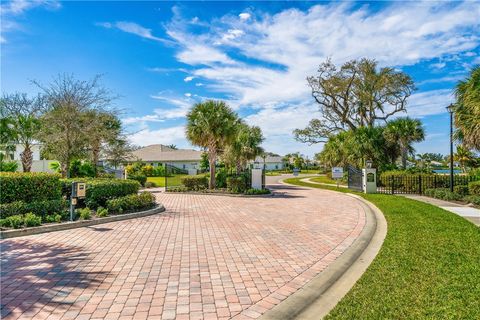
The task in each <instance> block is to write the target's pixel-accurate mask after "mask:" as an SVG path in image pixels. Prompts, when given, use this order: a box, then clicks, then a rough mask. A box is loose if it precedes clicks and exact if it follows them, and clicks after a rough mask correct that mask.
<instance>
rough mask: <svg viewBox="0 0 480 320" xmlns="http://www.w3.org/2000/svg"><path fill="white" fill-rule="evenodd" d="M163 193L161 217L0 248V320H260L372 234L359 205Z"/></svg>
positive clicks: (291, 193)
mask: <svg viewBox="0 0 480 320" xmlns="http://www.w3.org/2000/svg"><path fill="white" fill-rule="evenodd" d="M272 187H273V188H274V190H275V191H276V196H274V197H265V198H239V197H225V196H213V195H185V194H164V193H159V194H157V199H158V201H159V202H161V203H163V204H164V205H165V207H166V208H167V211H166V212H164V213H162V214H160V215H155V216H150V217H146V218H139V219H132V220H126V221H121V222H114V223H109V224H103V225H98V226H95V227H88V228H79V229H73V230H68V231H60V232H53V233H46V234H42V235H36V236H29V237H21V238H16V239H8V240H3V241H2V242H1V249H2V266H1V267H2V270H1V275H2V278H1V297H2V301H1V303H2V319H5V320H7V319H38V320H40V319H78V320H80V319H179V320H180V319H228V318H234V319H255V318H258V317H259V316H260V315H261V314H263V313H264V312H265V311H267V310H269V309H271V308H273V307H274V306H275V305H277V304H278V303H280V302H281V301H282V300H284V299H285V298H286V297H288V296H289V295H291V294H292V293H294V292H295V291H296V290H298V289H299V288H301V287H302V286H303V285H305V283H307V282H308V281H309V280H311V279H312V278H313V277H315V276H316V275H317V274H319V273H320V272H321V271H322V270H324V269H325V268H326V267H327V266H328V265H329V264H330V263H331V262H332V261H334V260H335V259H336V258H337V257H338V256H339V255H340V254H341V253H342V252H344V251H345V249H347V248H348V247H349V246H350V245H351V244H352V242H353V241H354V240H355V239H356V238H357V237H358V235H359V234H360V232H361V231H362V229H363V227H364V225H365V213H364V210H363V207H362V204H361V203H360V202H359V201H358V200H356V199H353V198H351V197H348V196H345V195H342V194H339V193H332V192H329V191H323V190H311V189H306V188H300V187H288V186H284V185H273V186H272Z"/></svg>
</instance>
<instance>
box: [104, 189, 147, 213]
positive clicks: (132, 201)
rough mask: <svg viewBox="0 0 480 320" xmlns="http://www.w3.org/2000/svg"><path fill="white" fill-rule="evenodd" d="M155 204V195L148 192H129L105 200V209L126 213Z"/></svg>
mask: <svg viewBox="0 0 480 320" xmlns="http://www.w3.org/2000/svg"><path fill="white" fill-rule="evenodd" d="M154 206H155V196H154V195H153V194H152V193H150V192H142V193H140V194H131V195H128V196H125V197H121V198H117V199H112V200H108V201H107V209H108V211H109V212H113V213H127V212H129V211H137V210H140V209H149V208H152V207H154Z"/></svg>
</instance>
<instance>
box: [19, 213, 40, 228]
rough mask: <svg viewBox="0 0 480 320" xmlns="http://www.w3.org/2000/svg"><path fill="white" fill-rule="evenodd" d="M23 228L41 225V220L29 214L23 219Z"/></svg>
mask: <svg viewBox="0 0 480 320" xmlns="http://www.w3.org/2000/svg"><path fill="white" fill-rule="evenodd" d="M23 222H24V223H25V227H36V226H39V225H41V224H42V218H41V217H39V216H37V215H34V214H33V213H31V212H29V213H27V214H26V215H25V217H24V218H23Z"/></svg>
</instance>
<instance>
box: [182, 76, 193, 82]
mask: <svg viewBox="0 0 480 320" xmlns="http://www.w3.org/2000/svg"><path fill="white" fill-rule="evenodd" d="M193 79H195V77H192V76H188V77H185V79H183V81H185V82H190V81H192V80H193Z"/></svg>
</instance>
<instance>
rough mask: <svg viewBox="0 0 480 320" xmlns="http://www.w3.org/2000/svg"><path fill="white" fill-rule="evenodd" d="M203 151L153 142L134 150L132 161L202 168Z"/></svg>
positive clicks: (153, 164)
mask: <svg viewBox="0 0 480 320" xmlns="http://www.w3.org/2000/svg"><path fill="white" fill-rule="evenodd" d="M202 153H203V152H202V151H197V150H192V149H172V148H169V147H167V146H164V145H162V144H152V145H149V146H146V147H143V148H140V149H138V150H135V151H133V152H132V161H135V160H137V159H138V160H141V161H143V162H145V163H148V164H151V165H152V166H154V167H156V166H161V165H164V164H165V163H166V164H169V165H172V166H175V167H177V168H179V169H184V170H192V169H196V170H199V169H200V161H201V159H202Z"/></svg>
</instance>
